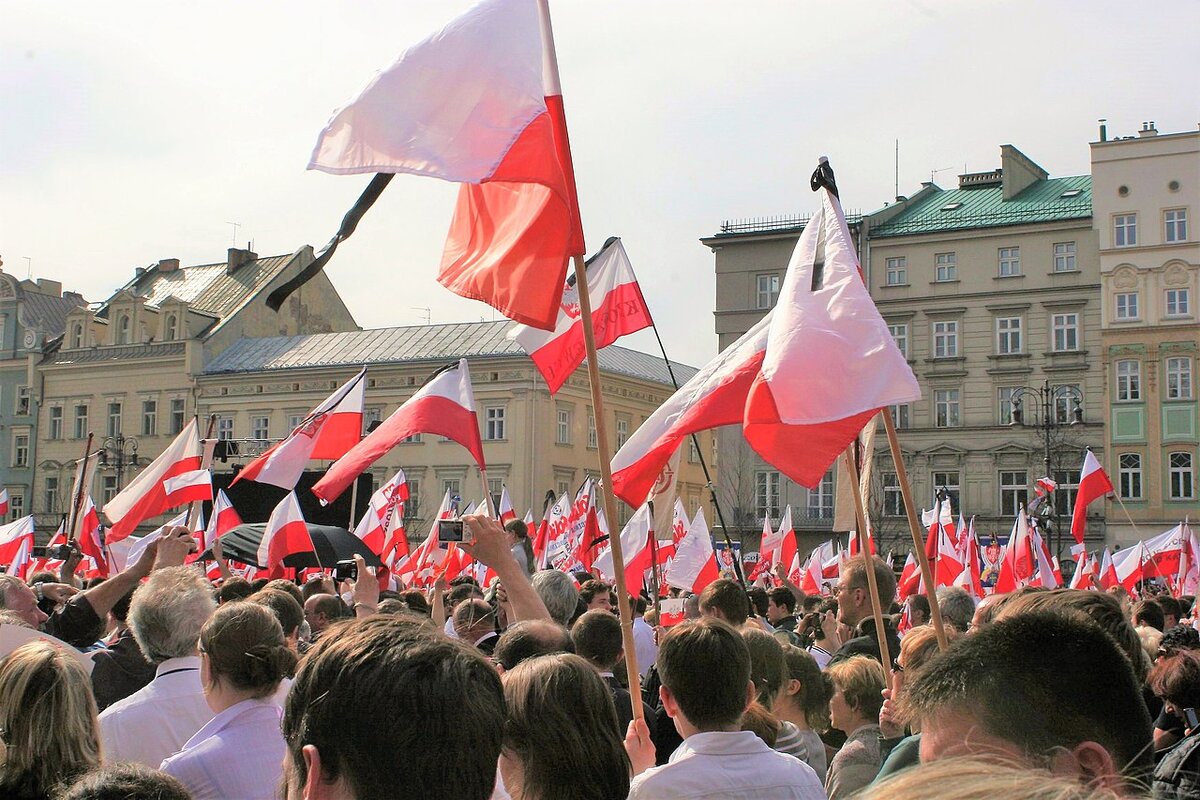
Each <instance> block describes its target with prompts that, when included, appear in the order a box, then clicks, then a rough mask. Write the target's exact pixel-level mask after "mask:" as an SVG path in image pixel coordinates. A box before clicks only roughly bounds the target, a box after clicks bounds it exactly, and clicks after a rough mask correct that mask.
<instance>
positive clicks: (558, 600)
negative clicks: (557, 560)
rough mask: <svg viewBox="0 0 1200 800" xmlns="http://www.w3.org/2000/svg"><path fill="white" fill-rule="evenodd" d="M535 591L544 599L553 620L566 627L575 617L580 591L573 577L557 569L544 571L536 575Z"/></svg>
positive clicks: (534, 579) (534, 578)
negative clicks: (573, 581) (572, 579)
mask: <svg viewBox="0 0 1200 800" xmlns="http://www.w3.org/2000/svg"><path fill="white" fill-rule="evenodd" d="M533 590H534V591H535V592H537V593H538V597H540V598H542V602H543V603H545V605H546V610H547V611H549V612H550V616H551V618H553V619H554V621H555V622H557V623H558V624H559V625H564V626H565V625H566V624H567V623H568V622H569V621H570V620H571V617H572V616H574V615H575V606H576V604H577V602H578V600H579V590H578V589H576V588H575V584H574V583H572V581H571V576H570V575H568V574H567V573H565V572H562V571H560V570H557V569H544V570H542V571H540V572H536V573H534V576H533Z"/></svg>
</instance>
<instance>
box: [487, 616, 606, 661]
mask: <svg viewBox="0 0 1200 800" xmlns="http://www.w3.org/2000/svg"><path fill="white" fill-rule="evenodd" d="M609 616H612V615H611V614H609ZM574 652H575V643H574V642H573V641H572V640H571V635H570V634H569V633H567V629H566V628H564V627H563V626H562V625H559V624H557V623H555V622H549V621H547V620H544V619H525V620H520V621H519V622H514V623H513V624H512V625H509V626H508V629H507V630H505V631H504V633H502V634H500V638H498V639H497V640H496V647H495V649H493V650H492V660H493V661H495V662H496V666H497V668H499V669H500V671H501V672H507V671H508V670H510V669H512V668H513V667H515V666H516V665H517V664H520V663H521V662H523V661H527V660H528V659H531V658H536V657H538V656H547V655H550V654H552V653H574Z"/></svg>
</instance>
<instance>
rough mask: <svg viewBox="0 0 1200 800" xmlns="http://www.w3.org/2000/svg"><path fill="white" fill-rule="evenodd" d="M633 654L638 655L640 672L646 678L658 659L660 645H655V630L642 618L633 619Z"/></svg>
mask: <svg viewBox="0 0 1200 800" xmlns="http://www.w3.org/2000/svg"><path fill="white" fill-rule="evenodd" d="M633 652H634V653H635V654H636V655H637V662H638V672H640V673H641V674H642V677H643V678H644V677H646V671H647V670H649V669H650V667H652V666H654V660H655V659H657V658H658V645H657V644H655V643H654V628H651V627H650V624H649V623H648V622H646V620H644V619H642V618H641V617H634V618H633Z"/></svg>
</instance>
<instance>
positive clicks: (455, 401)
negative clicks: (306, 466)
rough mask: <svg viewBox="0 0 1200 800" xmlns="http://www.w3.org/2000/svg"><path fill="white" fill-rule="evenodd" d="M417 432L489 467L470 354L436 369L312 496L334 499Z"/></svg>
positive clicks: (335, 466)
mask: <svg viewBox="0 0 1200 800" xmlns="http://www.w3.org/2000/svg"><path fill="white" fill-rule="evenodd" d="M418 433H436V434H440V435H442V436H445V437H446V438H448V439H453V440H454V441H456V442H458V443H459V444H461V445H462V446H463V447H465V448H467V450H468V451H470V453H471V456H472V457H473V458H474V459H475V463H476V464H478V465H479V468H480V469H486V467H485V465H484V462H483V440H482V439H481V438H480V435H479V420H478V418H477V416H476V414H475V394H474V392H473V391H472V390H471V372H470V370H469V369H468V368H467V360H466V359H465V358H463V359H460V360H459V362H458V363H457V364H450V365H448V366H446V367H443V368H442V369H440V370H438V371H437V372H435V373H434V374H433V375H432V376H431V377H430V378H429V380H427V381H426V382H425V385H424V386H422V387H421V388H420V389H418V390H417V392H416V394H414V395H413V396H412V397H410V398H408V399H407V400H405V401H404V404H403V405H402V406H400V407H399V408H397V409H396V410H395V411H393V412H392V414H391V416H389V417H388V418H387V419H385V420H384V421H383V423H382V424H380V426H379V427H378V428H376V429H375V430H373V431H371V432H370V433H368V434H367V435H366V437H365V438H364V439H363V440H362V441H361V442H359V443H358V444H356V445H355V446H354V447H352V448H351V449H350V450H349V452H347V453H346V454H345V455H343V456H342V457H341V458H339V459H338V460H337V461H336V462H334V464H333V466H331V467H330V468H329V471H328V472H326V473H325V477H323V478H321V480H319V481H317V484H316V485H315V486H313V489H312V490H313V494H315V495H316V496H317V497H318V498H319V499H320V500H321V502H322V503H332V502H333V501H334V500H336V499H337V497H338V495H340V494H341V493H342V492H344V491H345V490H346V487H347V486H349V485H350V484H351V483H353V482H354V479H355V478H357V477H358V476H359V475H361V474H362V473H363V471H364V470H366V469H367V468H368V467H369V466H371V465H372V464H374V463H375V462H376V461H378V460H379V459H380V458H382V457H383V456H384V455H385V454H386V453H387V452H388V451H389V450H391V449H392V448H393V447H395V446H396V445H398V444H399V443H400V442H402V441H404V440H405V439H407V438H408V437H410V436H413V435H414V434H418Z"/></svg>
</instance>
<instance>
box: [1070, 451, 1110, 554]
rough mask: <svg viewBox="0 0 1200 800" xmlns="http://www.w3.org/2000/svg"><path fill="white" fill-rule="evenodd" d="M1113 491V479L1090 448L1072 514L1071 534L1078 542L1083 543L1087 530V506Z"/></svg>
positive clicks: (1081, 473)
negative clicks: (1110, 478)
mask: <svg viewBox="0 0 1200 800" xmlns="http://www.w3.org/2000/svg"><path fill="white" fill-rule="evenodd" d="M1112 491H1113V485H1112V481H1111V480H1109V478H1108V473H1106V472H1105V471H1104V468H1103V467H1101V466H1100V462H1099V461H1098V460H1096V455H1095V453H1093V452H1092V451H1091V450H1088V451H1087V453H1086V454H1085V455H1084V457H1083V468H1082V469H1081V470H1080V472H1079V490H1078V491H1077V492H1076V493H1075V510H1074V512H1073V513H1072V514H1071V535H1072V536H1074V537H1075V543H1076V544H1083V534H1084V533H1085V532H1086V531H1087V507H1088V505H1089V504H1090V503H1091V502H1092V501H1093V500H1098V499H1100V498H1101V497H1103V496H1104V495H1106V494H1108V493H1110V492H1112Z"/></svg>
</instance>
